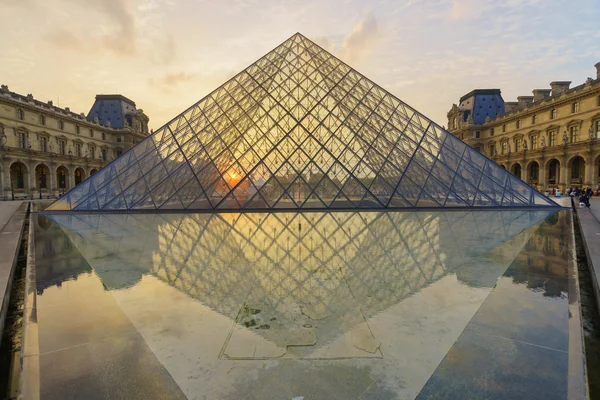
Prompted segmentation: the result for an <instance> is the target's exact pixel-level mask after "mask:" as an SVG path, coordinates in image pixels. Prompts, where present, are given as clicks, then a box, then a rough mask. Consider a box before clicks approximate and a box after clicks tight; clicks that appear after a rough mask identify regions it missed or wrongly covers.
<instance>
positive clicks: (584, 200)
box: [552, 187, 600, 208]
mask: <svg viewBox="0 0 600 400" xmlns="http://www.w3.org/2000/svg"><path fill="white" fill-rule="evenodd" d="M566 194H567V196H571V197H574V198H576V199H577V198H578V199H579V203H580V204H584V205H585V206H586V207H588V208H589V207H590V198H591V197H592V196H594V195H596V196H600V187H598V189H597V190H596V191H594V190H593V189H592V188H583V189H580V188H577V187H575V188H569V189H567V193H566ZM552 195H553V196H555V197H561V196H562V193H561V192H560V189H552Z"/></svg>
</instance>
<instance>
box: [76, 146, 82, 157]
mask: <svg viewBox="0 0 600 400" xmlns="http://www.w3.org/2000/svg"><path fill="white" fill-rule="evenodd" d="M75 156H77V157H81V143H75Z"/></svg>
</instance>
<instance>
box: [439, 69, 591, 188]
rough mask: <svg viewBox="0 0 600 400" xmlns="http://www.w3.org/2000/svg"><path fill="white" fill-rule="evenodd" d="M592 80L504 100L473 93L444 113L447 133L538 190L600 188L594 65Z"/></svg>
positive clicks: (489, 92)
mask: <svg viewBox="0 0 600 400" xmlns="http://www.w3.org/2000/svg"><path fill="white" fill-rule="evenodd" d="M595 67H596V79H593V78H588V79H587V80H586V81H585V83H583V84H581V85H579V86H576V87H573V88H570V85H571V82H567V81H555V82H552V83H550V89H535V90H533V96H519V97H518V98H517V101H516V102H505V101H504V100H503V99H502V95H501V93H500V89H476V90H473V91H471V92H470V93H468V94H466V95H464V96H463V97H461V99H460V102H459V104H458V105H457V104H453V105H452V108H451V110H450V111H449V112H448V114H447V116H448V130H449V131H450V132H451V133H452V134H454V135H455V136H457V137H459V138H460V139H462V140H463V141H465V142H467V143H468V144H469V145H471V146H473V147H474V148H475V149H477V150H478V151H479V152H481V153H483V154H485V155H487V156H489V157H491V158H492V159H493V160H494V161H496V162H497V163H498V164H499V165H501V166H502V167H503V168H505V169H507V170H509V171H510V172H512V173H513V174H514V175H516V176H518V177H519V178H521V179H522V180H523V181H525V182H528V183H529V184H530V185H532V186H535V187H537V189H538V190H541V191H549V190H552V189H553V188H560V189H562V190H564V189H566V188H568V187H575V186H577V187H582V186H591V187H594V188H596V187H598V186H600V63H597V64H596V65H595Z"/></svg>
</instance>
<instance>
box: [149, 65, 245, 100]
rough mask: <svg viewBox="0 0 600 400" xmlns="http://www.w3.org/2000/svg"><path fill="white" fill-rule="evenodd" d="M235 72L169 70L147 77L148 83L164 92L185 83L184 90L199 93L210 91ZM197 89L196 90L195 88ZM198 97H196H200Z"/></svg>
mask: <svg viewBox="0 0 600 400" xmlns="http://www.w3.org/2000/svg"><path fill="white" fill-rule="evenodd" d="M233 75H235V73H234V72H233V71H230V70H216V71H214V72H213V73H208V74H205V73H195V72H193V73H188V72H183V71H179V72H170V73H167V74H164V75H162V76H159V77H155V78H150V79H148V84H149V85H150V86H152V87H154V88H157V89H159V90H161V91H162V92H165V93H172V92H175V91H176V90H180V88H179V87H180V86H181V85H184V84H185V85H187V86H186V88H187V89H186V90H188V89H189V90H190V91H192V92H194V91H198V92H199V93H201V92H203V91H206V90H207V89H208V90H209V91H212V90H213V89H215V88H216V87H218V86H220V85H222V84H223V83H225V82H226V81H227V80H228V79H229V78H231V77H232V76H233ZM196 89H197V90H196ZM200 97H202V96H200ZM200 97H198V98H200Z"/></svg>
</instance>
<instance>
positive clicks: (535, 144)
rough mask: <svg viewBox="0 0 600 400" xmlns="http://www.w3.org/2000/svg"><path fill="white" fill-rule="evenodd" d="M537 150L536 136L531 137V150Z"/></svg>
mask: <svg viewBox="0 0 600 400" xmlns="http://www.w3.org/2000/svg"><path fill="white" fill-rule="evenodd" d="M535 149H537V136H532V137H531V150H535Z"/></svg>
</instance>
